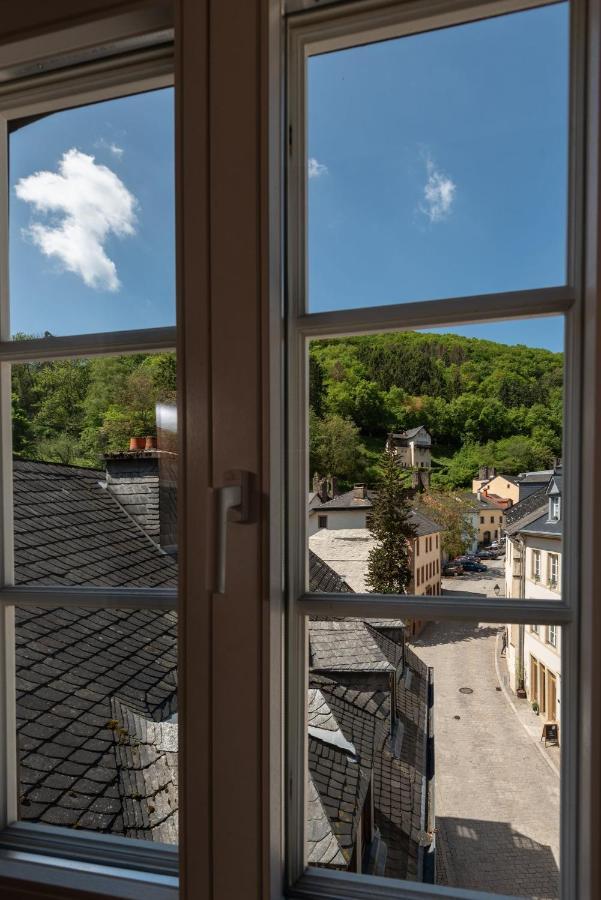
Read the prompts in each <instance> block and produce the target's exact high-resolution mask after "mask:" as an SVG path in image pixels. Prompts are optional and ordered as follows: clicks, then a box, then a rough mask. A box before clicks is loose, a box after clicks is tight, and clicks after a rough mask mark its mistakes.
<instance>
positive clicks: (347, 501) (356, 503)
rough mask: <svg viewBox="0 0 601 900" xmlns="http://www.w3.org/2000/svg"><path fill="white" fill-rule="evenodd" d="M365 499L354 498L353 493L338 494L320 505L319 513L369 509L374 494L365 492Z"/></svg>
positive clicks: (368, 491)
mask: <svg viewBox="0 0 601 900" xmlns="http://www.w3.org/2000/svg"><path fill="white" fill-rule="evenodd" d="M366 493H367V497H355V493H354V491H346V493H344V494H338V495H337V496H336V497H332V499H331V500H326V502H325V503H322V504H320V506H319V511H320V512H321V511H322V510H329V509H371V508H372V506H373V499H374V496H375V492H374V491H371V490H369V489H367V490H366Z"/></svg>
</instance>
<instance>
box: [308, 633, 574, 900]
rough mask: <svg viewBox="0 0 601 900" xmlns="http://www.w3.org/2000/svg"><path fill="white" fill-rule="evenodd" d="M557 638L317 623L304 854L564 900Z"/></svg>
mask: <svg viewBox="0 0 601 900" xmlns="http://www.w3.org/2000/svg"><path fill="white" fill-rule="evenodd" d="M559 631H560V629H559V628H558V627H557V628H553V627H552V626H543V625H540V626H538V631H537V632H536V631H535V629H533V628H531V627H530V626H518V625H491V624H478V623H477V622H456V621H446V622H428V623H426V625H425V627H424V629H423V631H422V633H421V635H420V636H419V638H417V639H415V640H412V641H411V639H410V631H409V629H408V628H407V626H406V622H405V620H404V619H374V618H366V619H329V618H314V619H312V620H310V621H309V622H308V632H309V649H310V654H309V671H308V703H307V709H308V719H307V728H308V748H309V750H308V803H307V823H306V853H307V859H308V863H309V864H310V865H314V866H325V867H328V868H335V869H340V870H348V871H354V872H360V873H368V874H376V875H382V876H385V877H388V878H397V879H407V880H409V881H418V882H426V883H431V884H438V885H446V886H450V887H458V888H471V889H473V890H475V891H479V892H488V891H490V892H492V893H502V894H508V895H511V896H520V897H524V896H525V897H537V898H541V897H545V898H554V900H557V898H559V796H560V780H559V756H560V747H559V745H560V740H561V716H560V709H561V655H560V652H561V651H560V643H561V640H560V634H559ZM550 634H551V637H552V638H553V640H555V644H552V643H550V642H549V635H550Z"/></svg>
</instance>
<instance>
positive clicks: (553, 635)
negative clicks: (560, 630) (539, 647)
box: [547, 625, 557, 647]
mask: <svg viewBox="0 0 601 900" xmlns="http://www.w3.org/2000/svg"><path fill="white" fill-rule="evenodd" d="M547 643H548V644H551V646H552V647H557V626H556V625H548V626H547Z"/></svg>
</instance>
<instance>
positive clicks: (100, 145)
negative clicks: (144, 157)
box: [94, 138, 125, 159]
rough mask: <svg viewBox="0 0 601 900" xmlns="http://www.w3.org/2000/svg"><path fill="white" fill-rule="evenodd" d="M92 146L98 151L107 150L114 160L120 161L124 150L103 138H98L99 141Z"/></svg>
mask: <svg viewBox="0 0 601 900" xmlns="http://www.w3.org/2000/svg"><path fill="white" fill-rule="evenodd" d="M94 146H95V147H96V148H97V149H98V150H108V151H109V153H112V154H113V156H114V157H115V158H116V159H121V157H122V156H123V154H124V153H125V150H124V149H123V147H120V146H119V145H118V144H115V142H114V141H107V140H105V139H104V138H100V140H98V141H96V142H95V144H94Z"/></svg>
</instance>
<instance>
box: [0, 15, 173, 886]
mask: <svg viewBox="0 0 601 900" xmlns="http://www.w3.org/2000/svg"><path fill="white" fill-rule="evenodd" d="M134 18H135V17H134ZM146 18H147V15H146V13H143V12H142V15H141V17H138V24H139V25H140V24H142V23H144V22H145V19H146ZM117 20H118V17H117ZM150 21H151V22H152V21H154V22H155V23H156V21H157V20H156V17H155V16H150ZM128 23H129V25H130V27H131V25H132V23H133V19H132V17H131V16H130V17H129V19H128ZM114 27H116V24H115V26H114ZM105 28H106V31H107V32H108V33H110V31H111V27H110V25H109V24H108V23H105ZM76 33H77V32H76ZM83 33H84V34H86V35H87V36H88V40H89V38H90V35H91V34H94V33H95V32H94V30H93V26H92V29H91V30H86V29H83ZM166 36H167V41H165V37H166ZM160 37H161V41H160V44H161V45H160V46H156V47H152V46H150V47H148V48H147V49H145V50H143V51H140V50H136V51H135V52H133V51H132V52H126V53H123V54H121V55H119V56H116V57H114V58H112V57H111V58H108V59H100V60H98V61H95V62H83V63H73V64H70V65H69V66H68V67H66V68H64V69H63V68H60V69H59V70H58V71H53V66H52V64H49V65H48V68H49V71H48V73H47V74H41V75H39V74H38V75H36V76H35V77H30V78H25V79H20V80H19V81H18V82H16V83H13V82H12V81H10V80H9V81H6V82H4V83H1V84H0V234H3V235H5V239H3V240H2V241H0V503H1V511H0V534H1V536H0V548H1V554H2V556H1V563H0V608H1V615H0V671H3V672H4V673H5V677H4V679H3V686H2V688H1V689H0V876H5V877H15V878H19V879H20V878H26V879H30V880H31V881H37V880H42V881H44V882H46V883H49V884H57V885H59V884H60V885H62V886H64V887H67V886H68V887H70V888H71V887H75V888H79V889H80V890H82V891H85V890H96V891H98V892H100V893H105V892H106V893H107V894H109V895H111V896H114V895H115V892H116V891H119V892H120V893H119V896H124V897H126V896H131V897H132V898H135V897H138V896H139V895H140V891H143V892H144V894H145V895H147V896H148V897H152V898H153V900H154V898H156V900H170V898H173V900H175V898H176V897H177V896H178V884H179V878H178V871H179V853H178V849H179V848H178V847H175V846H169V845H166V844H158V843H157V844H152V845H150V846H136V845H137V844H142V843H143V842H141V841H136V840H135V839H132V838H126V837H121V836H119V835H104V834H100V833H96V832H85V831H78V830H74V829H67V828H55V827H53V826H49V825H46V824H43V823H30V822H20V821H19V820H18V802H17V796H18V762H17V733H16V695H15V675H16V673H15V644H14V640H15V634H14V622H15V616H14V611H15V607H16V606H19V607H21V606H22V607H27V606H42V607H57V606H60V607H72V608H73V607H74V608H94V607H95V608H98V607H103V608H118V609H124V608H132V609H156V610H167V609H169V610H173V609H177V607H178V589H177V588H159V589H156V588H150V587H149V588H143V587H142V588H127V587H116V588H103V587H83V586H82V587H69V588H60V587H58V586H57V587H53V586H48V587H39V586H35V587H33V586H27V585H23V586H21V585H15V584H14V554H13V500H12V430H11V429H12V422H11V402H10V397H11V365H12V364H14V363H22V362H29V361H34V360H36V361H39V360H55V359H74V358H84V357H85V358H90V357H94V356H120V355H125V354H128V353H137V352H142V353H151V352H164V351H167V350H169V351H175V350H176V349H177V341H176V325H169V326H165V327H160V328H147V329H144V328H140V329H135V330H129V331H112V332H97V333H90V334H70V335H67V336H60V337H48V338H36V339H32V340H26V341H19V342H17V341H11V340H10V324H9V294H8V274H9V273H8V253H9V241H8V201H9V191H8V127H9V123H10V121H11V120H13V119H20V118H24V117H26V116H29V115H33V114H37V113H51V112H57V111H60V110H63V109H70V108H76V107H78V106H83V105H88V104H91V103H95V102H99V101H104V100H110V99H116V98H119V97H124V96H131V95H134V94H139V93H143V92H146V91H150V90H156V89H161V88H165V87H173V86H174V56H173V42H172V40H173V32H172V30H171V31H168V32H167V33H166V32H165V31H161V32H160ZM139 40H140V38H139V39H138V41H139ZM142 40H143V39H142ZM151 43H152V41H151ZM50 44H51V45H52V47H53V48H54V50H55V51H57V48H58V47H60V37H59V38H57V36H56V35H54V36H53V39H52V40H51V41H50ZM38 46H39V47H43V46H44V41H43V40H41V41H38ZM15 47H17V45H15ZM25 47H26V48H27V49H28V50H30V47H29V44H28V43H27V42H25ZM57 52H58V51H57ZM87 52H89V50H88V51H87ZM82 57H83V58H87V57H86V52H85V51H82ZM58 58H59V59H60V58H61V57H60V54H59V56H58ZM11 61H12V63H13V64H14V65H16V66H17V68H18V67H19V57H18V54H17V52H16V51H15V55H14V57H11ZM70 62H73V61H72V58H71V60H70ZM174 174H175V173H174Z"/></svg>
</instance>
